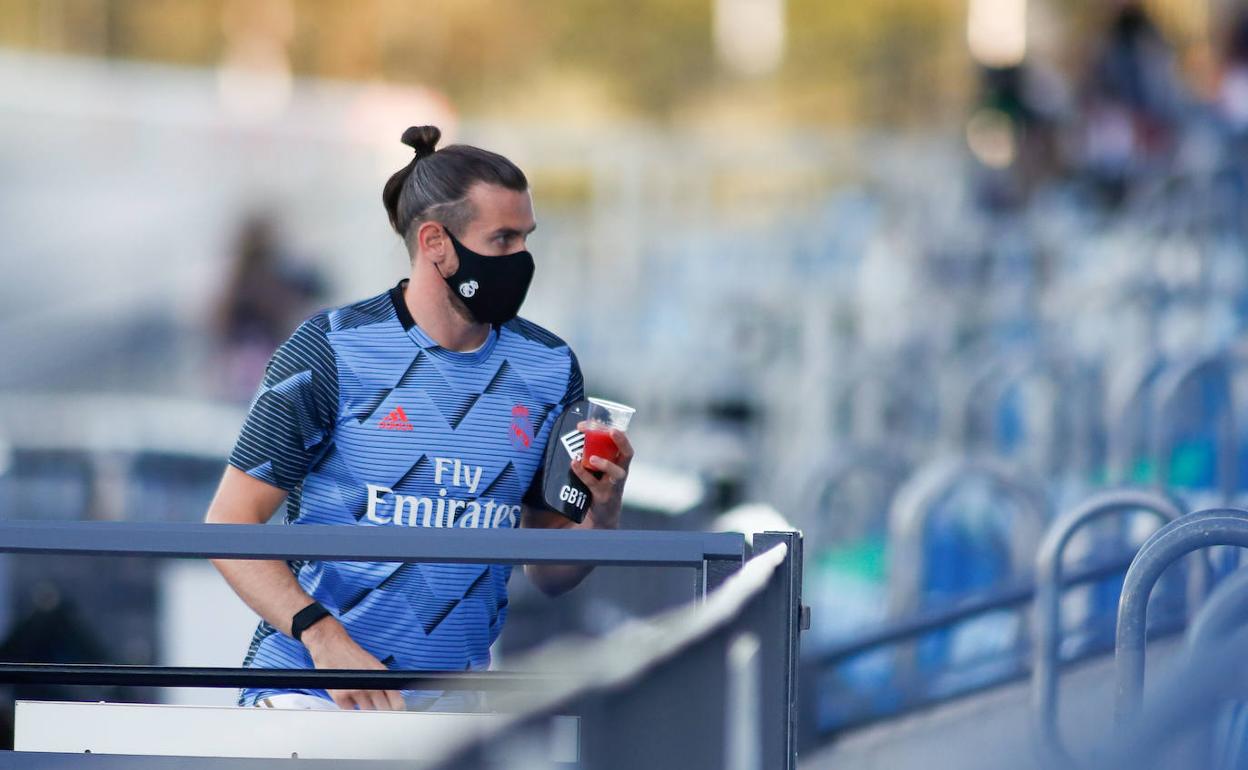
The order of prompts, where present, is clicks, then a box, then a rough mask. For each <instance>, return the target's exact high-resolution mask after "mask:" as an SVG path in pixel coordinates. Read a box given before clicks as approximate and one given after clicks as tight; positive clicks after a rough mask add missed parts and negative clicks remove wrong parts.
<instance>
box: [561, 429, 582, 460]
mask: <svg viewBox="0 0 1248 770" xmlns="http://www.w3.org/2000/svg"><path fill="white" fill-rule="evenodd" d="M559 440H560V441H561V442H563V448H564V449H566V450H568V455H569V456H571V458H572V459H573V460H579V459H581V456H582V455H583V454H584V453H585V434H584V433H581V432H580V431H579V430H574V431H569V432H568V433H565V434H563V435H562V436H560V437H559Z"/></svg>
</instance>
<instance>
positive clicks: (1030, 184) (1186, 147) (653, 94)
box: [0, 0, 1248, 743]
mask: <svg viewBox="0 0 1248 770" xmlns="http://www.w3.org/2000/svg"><path fill="white" fill-rule="evenodd" d="M413 124H436V125H439V126H441V127H442V129H443V133H444V137H446V141H447V142H451V141H459V142H467V143H471V144H477V145H480V146H483V147H486V148H489V149H492V150H495V151H498V152H501V153H503V154H505V155H507V156H508V157H510V158H511V159H512V160H514V161H515V162H516V163H517V164H518V165H520V166H521V167H522V168H523V169H524V170H525V171H526V173H527V174H528V175H529V179H530V181H531V183H532V190H533V195H534V200H535V205H536V210H537V215H538V220H539V222H540V229H539V230H538V232H537V235H536V236H535V238H534V239H533V241H532V242H531V248H532V250H533V252H534V254H535V256H536V259H537V263H538V271H537V276H536V279H535V282H534V285H533V289H532V291H531V292H530V294H529V299H528V301H527V303H526V305H525V308H524V315H525V316H527V317H529V318H531V319H532V320H534V321H536V322H538V323H541V324H543V325H545V326H547V327H548V328H550V329H552V330H553V331H555V332H556V333H557V334H559V335H560V336H562V337H563V338H564V339H566V340H567V341H568V342H569V343H570V344H571V345H572V347H573V348H574V349H575V350H576V351H577V353H578V355H579V357H580V361H581V364H582V367H583V369H584V372H585V377H586V382H587V390H588V392H589V393H590V394H593V395H600V396H605V397H608V398H613V399H617V400H621V401H624V402H626V403H630V404H633V405H635V406H637V408H638V410H639V413H638V417H637V419H636V420H635V421H634V423H633V425H634V428H633V429H632V430H631V431H630V433H631V434H632V435H633V436H634V443H635V445H636V446H637V451H638V458H639V465H638V469H637V472H636V473H635V474H634V479H633V481H632V482H630V488H629V498H628V500H627V502H628V504H629V506H630V517H631V518H630V520H629V521H628V526H633V527H644V528H651V529H655V528H660V529H661V528H673V529H681V528H707V527H717V526H721V527H729V528H742V529H746V530H749V529H751V528H753V527H758V526H770V525H769V524H762V525H759V524H758V522H771V523H773V524H774V523H775V522H776V521H779V520H780V519H783V520H784V521H787V522H788V523H789V524H791V525H792V526H795V527H798V528H800V529H802V530H803V532H804V533H805V536H806V543H807V545H806V551H807V566H806V601H807V603H808V604H810V605H812V607H813V615H812V619H813V624H814V627H813V628H812V630H811V632H810V633H809V634H808V635H807V636H806V638H805V640H804V648H805V652H806V653H807V654H808V655H810V656H812V659H814V658H816V657H818V655H819V653H820V651H821V650H827V649H832V648H834V647H835V646H836V645H837V644H839V643H843V642H845V641H846V640H849V639H852V638H855V636H856V635H859V634H862V633H864V632H866V631H868V630H870V629H872V628H874V627H877V626H880V625H882V624H887V623H889V622H896V621H897V620H898V619H899V618H903V617H905V616H906V615H907V614H912V613H915V612H918V611H919V610H920V609H922V608H930V607H940V606H948V604H949V603H950V602H954V601H958V600H961V599H963V598H965V597H967V596H970V595H976V594H977V592H978V593H982V592H984V591H987V590H990V589H992V588H993V587H999V586H1001V585H1003V584H1005V583H1006V582H1007V581H1009V580H1010V579H1013V578H1016V577H1018V576H1019V575H1020V574H1022V573H1026V572H1027V571H1029V569H1030V565H1031V555H1032V554H1033V553H1034V551H1035V544H1036V541H1037V539H1038V537H1039V533H1040V532H1042V531H1043V530H1044V528H1045V526H1047V523H1048V522H1049V521H1050V520H1051V519H1052V518H1053V516H1054V515H1055V514H1056V513H1057V512H1060V511H1062V510H1064V509H1065V508H1067V507H1069V506H1070V505H1072V504H1073V503H1075V502H1077V501H1079V500H1080V499H1082V498H1083V497H1085V496H1086V495H1088V494H1089V493H1091V492H1092V491H1094V490H1096V489H1098V488H1102V487H1105V486H1107V485H1112V484H1121V483H1134V484H1144V485H1150V484H1151V485H1159V486H1164V487H1166V488H1168V489H1171V490H1173V491H1176V492H1178V493H1180V494H1181V495H1182V496H1183V499H1184V500H1185V502H1186V503H1187V504H1188V505H1190V506H1192V507H1202V506H1206V505H1208V504H1218V503H1229V502H1232V501H1233V500H1234V499H1236V498H1237V497H1238V496H1239V495H1240V491H1241V487H1242V486H1243V485H1244V484H1248V465H1245V464H1244V461H1245V458H1246V457H1248V455H1245V453H1244V452H1243V451H1241V450H1242V447H1243V446H1244V445H1245V442H1246V440H1248V423H1244V421H1243V420H1242V419H1240V418H1242V417H1243V416H1244V414H1243V412H1244V410H1245V407H1246V406H1248V402H1245V401H1244V400H1243V398H1242V396H1243V395H1248V393H1245V390H1244V385H1245V384H1248V383H1244V382H1243V379H1244V378H1243V377H1242V376H1241V375H1242V367H1240V366H1238V363H1239V362H1240V361H1241V350H1240V348H1241V342H1240V341H1241V340H1242V339H1243V334H1244V331H1245V322H1246V321H1248V262H1246V261H1245V252H1244V248H1245V237H1246V235H1248V230H1246V226H1248V220H1246V219H1245V217H1244V213H1245V211H1248V209H1246V208H1245V207H1246V206H1248V163H1246V161H1245V155H1244V153H1243V149H1244V146H1245V143H1246V142H1248V11H1246V10H1245V9H1244V8H1242V7H1241V5H1240V4H1238V3H1235V2H1231V1H1230V0H1221V1H1219V0H1154V1H1152V2H1140V3H1136V2H1126V1H1125V0H1104V1H1103V2H1095V3H1089V2H1079V1H1078V0H879V1H878V2H871V3H837V2H818V1H817V0H638V1H637V2H632V3H618V2H607V1H606V0H550V1H549V2H543V3H540V4H533V3H527V2H521V1H520V0H488V1H487V0H460V1H459V2H456V3H442V4H432V3H413V2H400V1H399V0H349V1H348V0H316V1H315V2H313V1H312V0H254V1H251V2H245V1H244V0H0V258H2V260H3V262H2V264H3V274H2V275H3V280H0V349H3V350H4V351H5V352H6V356H5V364H4V366H2V367H0V515H3V516H5V517H9V518H49V519H130V520H146V521H169V520H173V521H195V520H199V519H200V518H202V515H203V512H204V510H205V507H206V505H207V502H208V500H209V498H210V496H211V494H212V491H213V488H214V486H215V483H216V481H217V479H218V478H219V476H220V473H221V469H222V467H223V460H224V456H225V454H226V453H227V452H228V450H229V448H230V447H231V445H232V442H233V440H234V438H235V436H236V432H237V430H238V428H239V426H240V424H241V418H242V414H243V410H244V409H245V407H246V404H247V401H248V399H249V398H250V397H251V395H252V393H253V392H254V389H255V386H256V384H257V382H258V380H259V378H260V376H261V373H262V371H263V367H264V364H265V362H266V361H267V358H268V356H269V355H270V354H271V352H272V350H273V349H274V348H275V347H276V345H277V344H278V343H279V342H280V341H281V340H283V339H284V338H285V337H286V336H287V335H288V334H289V333H290V332H291V331H292V330H293V329H294V327H295V326H296V325H297V324H298V323H299V322H300V321H301V320H302V319H303V318H305V317H307V316H308V315H310V314H311V313H313V312H314V311H315V310H317V309H318V308H320V307H324V306H328V305H334V304H340V303H345V302H349V301H352V300H355V299H359V298H362V297H365V296H371V295H373V294H376V293H379V292H380V291H382V290H384V289H386V288H388V287H390V286H392V285H393V284H394V283H395V282H396V281H397V280H398V279H399V278H400V277H402V276H403V275H405V272H406V268H407V262H406V254H405V252H404V249H403V247H402V244H401V243H400V242H399V240H398V239H397V238H396V237H395V236H394V235H393V233H392V232H390V230H389V227H388V223H387V221H386V218H385V215H384V212H383V209H382V206H381V200H380V198H381V195H380V193H381V188H382V185H383V183H384V181H385V180H386V178H387V177H388V176H389V175H390V174H391V173H392V172H393V171H395V170H397V169H398V168H399V167H401V166H402V165H403V164H405V163H406V162H407V160H408V158H409V157H410V150H409V149H408V148H406V147H404V146H402V145H401V144H400V143H399V141H398V138H399V135H400V133H401V132H402V130H403V129H404V128H405V127H407V126H408V125H413ZM916 500H918V502H916ZM915 506H918V507H919V508H922V509H923V513H922V516H921V518H922V521H923V522H925V523H924V524H923V526H922V527H920V533H921V538H920V539H921V541H922V543H921V545H920V546H919V551H917V553H919V554H920V555H921V558H919V559H918V560H917V561H914V562H905V563H902V562H901V560H899V559H897V558H890V555H892V556H895V555H896V554H897V553H899V552H901V551H900V550H899V549H900V548H901V546H899V544H898V538H899V537H900V535H899V534H898V533H899V527H900V526H901V525H900V524H899V523H898V522H899V521H901V520H903V519H906V516H907V515H908V514H907V513H906V512H907V511H909V510H911V509H912V508H914V507H915ZM929 509H930V511H929ZM929 512H930V513H931V515H930V516H928V513H929ZM724 514H729V517H728V518H727V519H726V520H725V519H724V518H722V517H723V515H724ZM1147 531H1148V529H1147V527H1145V528H1143V529H1141V528H1140V527H1137V526H1135V525H1134V524H1133V523H1130V522H1129V523H1128V525H1123V526H1119V527H1112V528H1109V529H1106V530H1105V531H1101V530H1100V529H1096V530H1095V531H1093V532H1092V533H1091V534H1090V535H1089V536H1088V537H1086V538H1083V539H1082V540H1080V545H1079V550H1080V553H1082V554H1085V555H1089V554H1090V555H1096V554H1100V553H1110V552H1114V553H1116V552H1119V551H1121V549H1123V548H1128V547H1130V544H1131V543H1138V542H1139V539H1140V537H1142V536H1143V535H1146V534H1147ZM1116 549H1117V550H1116ZM907 553H909V552H907ZM1020 554H1022V556H1020ZM0 563H2V564H3V568H2V569H0V580H2V581H3V582H4V583H6V584H7V586H6V587H5V588H4V590H0V629H3V631H0V658H4V659H6V660H30V659H34V657H33V656H38V655H45V656H46V655H58V656H60V657H59V658H58V659H63V660H97V659H99V660H109V661H111V662H130V663H147V662H162V663H168V664H181V665H226V666H230V665H237V663H238V662H239V661H240V660H241V657H242V653H243V650H244V646H245V642H246V639H247V638H248V637H249V635H250V630H251V627H252V624H253V622H254V618H252V617H250V616H249V614H248V611H247V610H246V608H245V607H243V606H242V605H241V604H239V603H238V602H237V601H236V600H233V599H232V594H230V593H229V590H228V588H227V587H226V586H225V584H224V582H223V581H221V580H220V579H219V578H218V577H217V576H216V574H215V573H214V572H212V571H211V568H210V567H208V565H206V564H198V563H190V562H188V563H176V564H173V563H170V564H155V563H153V562H151V561H150V560H145V561H134V562H130V561H126V560H116V561H115V564H114V563H113V562H109V563H110V564H113V565H114V566H112V567H110V568H108V569H107V570H102V569H101V566H100V565H101V564H102V563H103V562H95V561H91V562H88V561H87V560H77V561H75V560H69V561H65V562H63V563H62V562H57V563H50V562H49V560H46V559H36V560H29V561H28V560H25V559H22V558H12V557H4V558H3V559H0ZM1229 568H1230V567H1229V566H1228V567H1227V569H1229ZM600 572H603V571H602V570H600ZM636 580H640V581H641V584H642V585H643V589H637V588H636V585H637V584H636V583H633V584H632V587H631V588H630V587H629V585H626V584H624V582H623V581H622V580H621V579H620V578H619V577H618V576H612V575H599V574H596V575H595V576H594V577H593V578H592V579H591V581H590V582H589V583H588V584H587V585H586V586H585V588H583V589H582V590H580V591H578V592H577V593H576V594H575V595H574V596H572V597H569V598H568V599H566V600H560V602H556V603H552V602H549V601H547V600H545V599H542V598H540V597H538V596H536V595H535V594H534V593H533V592H532V591H531V589H528V588H527V586H521V585H518V584H520V583H522V582H523V581H522V580H520V579H517V580H516V581H515V582H513V584H512V589H513V591H515V592H516V595H517V598H516V600H515V601H514V602H513V606H512V616H511V619H510V620H509V626H508V630H507V631H506V632H505V634H504V637H503V639H502V640H500V643H499V659H500V660H503V661H505V658H506V655H507V654H508V653H509V652H510V651H512V650H520V649H524V648H526V647H528V646H531V645H533V644H536V643H538V642H540V641H542V640H544V639H546V638H549V637H550V636H551V635H553V634H555V633H559V632H563V631H567V630H577V631H583V632H589V633H604V632H605V631H608V630H610V629H612V628H615V627H616V626H618V624H619V623H621V622H623V621H624V620H626V619H627V618H630V617H633V616H636V615H639V614H646V613H648V612H650V611H652V610H654V609H655V608H656V607H660V606H666V605H669V604H672V603H675V602H678V601H682V600H684V599H685V598H687V596H686V595H685V593H687V591H688V590H690V589H691V586H689V585H686V582H688V581H686V578H685V576H683V575H677V576H660V577H646V578H640V577H638V578H636ZM1115 591H1116V588H1115V587H1114V586H1113V585H1109V586H1104V585H1102V586H1099V587H1098V586H1093V587H1091V588H1090V589H1088V590H1087V591H1085V592H1084V593H1083V594H1081V595H1080V597H1077V599H1076V601H1077V602H1079V604H1078V607H1077V608H1076V611H1075V615H1076V616H1077V617H1076V619H1075V620H1072V621H1071V622H1072V623H1074V624H1076V625H1079V624H1080V623H1085V624H1086V626H1087V628H1088V629H1091V630H1089V632H1088V633H1089V634H1090V636H1089V638H1093V637H1096V635H1097V634H1098V633H1099V634H1101V636H1104V633H1103V631H1104V627H1105V624H1106V623H1108V624H1109V627H1110V629H1111V631H1112V615H1113V606H1114V604H1115V602H1116V593H1115ZM682 592H684V593H682ZM203 601H211V602H214V603H215V604H214V605H213V606H220V607H222V608H226V607H229V608H230V609H229V610H228V612H227V610H226V609H222V618H226V617H227V616H228V617H229V621H228V622H226V621H225V620H223V621H222V622H221V623H220V624H219V625H220V628H219V629H216V630H212V631H205V629H204V628H203V623H202V617H197V616H196V615H195V613H194V612H193V611H192V610H190V609H189V607H190V605H191V604H193V603H199V602H203ZM104 606H107V607H108V608H109V609H108V610H107V612H105V611H104V610H103V609H102V607H104ZM200 606H202V605H200ZM231 613H232V614H231ZM1081 618H1082V619H1081ZM1098 624H1099V625H1098ZM66 628H71V629H72V630H73V633H72V634H67V633H66V632H65V629H66ZM1096 629H1100V631H1097V630H1096ZM1022 633H1023V632H1022V631H1021V630H1020V621H1019V619H1018V618H1017V617H1015V616H1009V617H997V616H986V617H980V618H977V619H976V620H975V621H974V622H972V623H970V624H968V625H966V626H964V627H959V628H955V629H953V630H951V631H949V632H948V633H947V634H945V635H944V636H938V637H932V638H928V639H927V640H926V641H925V642H924V645H925V646H922V649H921V650H920V654H919V658H920V664H921V665H920V668H921V669H922V670H923V671H924V672H927V673H929V674H930V673H931V672H933V671H936V672H943V673H942V675H944V674H946V673H948V672H949V671H955V673H956V672H957V671H962V672H963V673H962V674H958V676H955V677H954V679H953V680H947V681H946V680H942V681H945V684H944V685H942V687H945V690H942V692H945V693H951V692H954V691H957V690H958V689H959V688H973V687H978V686H982V685H983V684H984V683H986V682H991V681H994V679H993V678H994V677H1000V676H1004V674H1002V673H1001V672H1002V671H1005V670H1006V669H1002V668H1001V665H1002V664H1000V662H1001V661H1002V660H1006V661H1007V664H1004V665H1006V668H1007V669H1008V668H1009V665H1012V664H1009V663H1008V661H1012V660H1015V659H1016V658H1017V656H1018V655H1019V654H1020V653H1018V645H1019V642H1018V639H1019V638H1020V635H1021V634H1022ZM53 638H55V639H56V640H58V641H57V642H56V645H60V646H56V645H53V642H52V639H53ZM5 639H7V641H4V640H5ZM67 640H68V641H67ZM54 647H55V649H53V648H54ZM60 647H65V649H60ZM1011 656H1013V657H1011ZM868 658H869V656H868ZM985 661H987V663H985ZM972 664H973V665H972ZM968 671H969V673H967V672H968ZM958 677H961V678H958ZM950 681H953V682H954V683H953V684H949V682H950ZM802 686H803V687H804V688H806V689H808V690H809V691H811V692H816V693H820V694H821V697H820V698H819V699H818V703H816V704H815V705H811V706H810V713H809V714H808V715H807V717H808V718H809V720H810V726H809V728H808V729H809V732H808V733H807V737H808V738H809V739H810V740H812V741H815V742H816V743H818V742H820V741H823V740H825V738H827V739H828V740H830V738H829V736H834V735H836V734H837V731H838V730H841V729H844V728H845V726H846V725H852V724H859V723H862V722H864V721H870V720H873V719H878V718H882V717H885V716H887V715H889V714H892V713H896V712H897V711H899V710H900V709H901V708H902V706H903V705H904V703H905V702H906V698H904V697H902V696H901V695H899V694H898V693H899V692H900V691H899V689H898V688H899V687H900V685H898V684H897V682H896V681H895V677H894V661H893V660H892V658H889V657H888V656H884V657H879V656H877V657H875V658H869V659H866V660H865V662H864V661H863V660H858V661H857V663H855V664H854V665H851V666H841V667H840V668H839V669H835V670H829V671H825V670H823V669H820V670H819V673H818V675H817V676H816V674H814V673H812V674H811V678H810V679H809V680H804V681H803V684H802ZM221 695H222V694H221V693H215V694H205V693H195V694H186V693H110V694H109V697H112V698H120V697H145V698H162V699H165V700H173V701H177V700H179V699H181V698H190V699H195V698H198V699H200V700H204V699H211V698H220V697H221ZM225 697H226V700H228V699H229V697H230V695H229V694H228V693H226V694H225Z"/></svg>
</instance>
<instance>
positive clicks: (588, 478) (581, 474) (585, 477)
mask: <svg viewBox="0 0 1248 770" xmlns="http://www.w3.org/2000/svg"><path fill="white" fill-rule="evenodd" d="M572 472H573V473H575V474H576V477H577V478H578V479H580V480H581V481H583V482H585V486H587V487H589V488H590V489H593V487H594V485H595V484H597V483H598V479H596V478H594V474H592V473H590V472H589V471H587V470H585V468H584V467H583V466H582V465H581V461H580V460H573V461H572Z"/></svg>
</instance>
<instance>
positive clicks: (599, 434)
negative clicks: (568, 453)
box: [581, 398, 637, 468]
mask: <svg viewBox="0 0 1248 770" xmlns="http://www.w3.org/2000/svg"><path fill="white" fill-rule="evenodd" d="M588 400H589V408H588V409H587V410H586V414H585V421H586V422H587V423H588V425H586V426H585V431H584V433H585V449H584V452H583V454H582V455H581V464H582V465H584V466H585V467H586V468H592V467H593V466H592V465H590V464H589V459H590V458H591V457H601V458H603V459H604V460H607V461H609V462H615V461H616V460H617V459H619V456H620V448H619V447H618V446H616V445H615V441H614V440H613V439H612V438H611V429H612V428H614V429H616V430H619V431H627V430H628V423H629V422H630V421H631V420H632V419H633V415H634V414H636V413H637V410H636V409H634V408H632V407H631V406H626V405H624V404H617V403H616V402H614V401H607V400H606V399H604V398H590V399H588Z"/></svg>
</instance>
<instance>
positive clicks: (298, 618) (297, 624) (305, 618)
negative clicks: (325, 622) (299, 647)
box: [290, 602, 329, 642]
mask: <svg viewBox="0 0 1248 770" xmlns="http://www.w3.org/2000/svg"><path fill="white" fill-rule="evenodd" d="M326 617H329V610H327V609H325V608H324V607H322V606H321V603H320V602H312V603H311V604H309V605H308V606H307V607H304V608H303V609H301V610H299V611H298V612H296V613H295V616H294V617H293V618H291V620H290V635H291V636H293V637H294V638H295V641H296V642H297V641H300V639H299V637H301V636H303V632H304V631H307V630H308V629H309V628H311V627H312V624H313V623H315V622H317V621H318V620H320V619H321V618H326Z"/></svg>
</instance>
